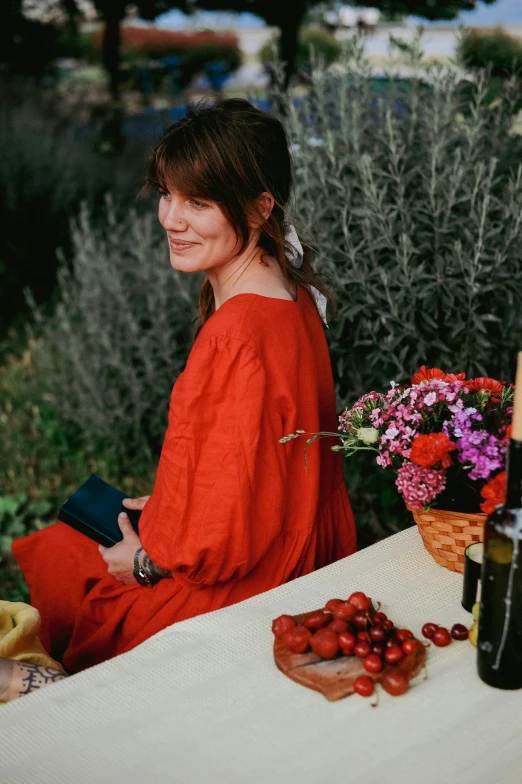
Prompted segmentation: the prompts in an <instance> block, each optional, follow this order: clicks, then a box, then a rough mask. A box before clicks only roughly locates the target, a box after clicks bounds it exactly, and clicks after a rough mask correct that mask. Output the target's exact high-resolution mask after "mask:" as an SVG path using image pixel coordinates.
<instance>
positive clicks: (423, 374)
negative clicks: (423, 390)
mask: <svg viewBox="0 0 522 784" xmlns="http://www.w3.org/2000/svg"><path fill="white" fill-rule="evenodd" d="M465 378H466V374H465V373H458V374H455V373H445V372H444V371H443V370H441V369H440V368H427V367H426V365H421V368H420V370H419V371H418V372H417V373H415V375H414V376H413V381H412V383H413V384H422V383H423V382H425V381H433V379H437V380H438V381H464V379H465Z"/></svg>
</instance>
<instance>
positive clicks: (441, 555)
mask: <svg viewBox="0 0 522 784" xmlns="http://www.w3.org/2000/svg"><path fill="white" fill-rule="evenodd" d="M408 509H409V510H410V512H411V513H412V515H413V519H414V520H415V522H416V523H417V527H418V529H419V533H420V535H421V536H422V540H423V542H424V546H425V548H426V550H427V551H428V552H429V553H430V555H432V556H433V558H434V559H435V560H436V561H437V563H438V564H440V565H441V566H445V567H446V569H451V571H452V572H463V571H464V550H465V549H466V547H467V546H468V545H470V544H472V543H473V542H483V541H484V523H485V522H486V519H487V515H485V514H465V513H462V512H448V511H446V510H444V509H429V510H428V511H427V512H423V511H422V510H418V509H412V508H411V507H410V506H408Z"/></svg>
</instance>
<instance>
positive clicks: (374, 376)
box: [286, 41, 522, 405]
mask: <svg viewBox="0 0 522 784" xmlns="http://www.w3.org/2000/svg"><path fill="white" fill-rule="evenodd" d="M345 57H346V60H345V62H344V63H342V65H343V66H344V70H343V72H341V73H334V74H332V73H329V72H325V71H322V72H321V71H320V69H316V70H315V73H314V84H313V89H312V91H311V94H310V96H309V98H308V99H305V100H301V101H299V102H296V103H291V104H289V105H288V109H287V114H286V124H287V129H288V132H289V135H290V139H291V141H292V144H293V149H294V165H295V173H296V188H295V194H294V197H295V211H296V213H297V215H298V217H299V219H300V221H299V222H300V225H301V226H302V227H304V230H303V232H302V234H303V237H304V238H306V239H308V240H309V241H310V243H311V244H312V246H313V248H315V250H316V256H315V259H316V267H317V269H319V270H320V271H322V272H324V273H326V274H327V275H328V276H329V278H330V280H331V283H332V286H333V288H334V291H335V293H336V295H337V299H338V304H339V310H338V314H337V317H336V320H335V322H334V323H332V325H331V328H330V330H329V333H328V339H329V343H330V348H331V354H332V359H333V362H334V369H335V374H336V387H337V394H338V401H339V404H340V405H345V404H348V403H350V402H353V400H354V398H356V397H357V396H359V395H360V394H362V393H364V392H367V391H369V390H371V389H373V388H376V389H382V388H384V387H386V386H387V385H388V384H389V382H390V380H392V379H393V380H395V381H397V382H399V383H400V382H404V381H407V380H408V379H410V378H411V375H412V373H413V372H414V371H415V370H416V369H417V368H418V367H419V366H420V365H421V364H423V363H426V364H428V365H432V366H434V365H436V366H439V367H443V368H447V370H448V372H449V371H457V370H458V371H465V372H466V373H467V374H468V376H473V375H477V374H479V375H491V376H496V377H500V378H509V377H511V378H512V374H513V361H514V357H515V352H516V350H517V349H518V347H519V346H520V339H521V329H520V319H521V315H522V244H521V242H520V240H521V233H522V169H521V166H520V164H521V162H522V140H521V139H520V137H519V136H516V135H513V134H512V133H511V128H512V118H511V115H510V112H509V107H507V106H505V105H504V104H503V103H502V102H500V103H499V104H498V105H496V106H495V107H489V106H488V105H487V104H486V103H485V101H484V95H485V93H486V90H487V82H486V80H485V78H484V77H481V78H479V80H478V83H477V84H476V85H474V86H471V88H470V86H469V85H466V89H465V90H464V89H463V86H462V83H461V81H460V80H459V77H458V75H456V74H455V73H452V72H448V71H447V70H443V69H440V68H438V67H433V68H432V69H431V70H430V71H429V72H428V76H427V81H420V80H419V79H412V80H411V82H410V85H409V88H408V89H407V90H406V89H404V87H403V84H401V82H397V88H396V90H395V91H394V90H393V89H391V86H392V85H393V81H392V82H391V83H389V84H388V91H387V94H386V97H385V98H377V99H376V98H375V93H374V92H373V91H372V89H371V78H370V74H371V71H370V68H369V67H368V63H367V62H366V61H365V59H364V55H363V52H362V51H361V48H360V45H359V44H358V43H357V42H356V41H354V42H352V43H351V48H349V49H347V51H346V53H345ZM339 70H340V69H339Z"/></svg>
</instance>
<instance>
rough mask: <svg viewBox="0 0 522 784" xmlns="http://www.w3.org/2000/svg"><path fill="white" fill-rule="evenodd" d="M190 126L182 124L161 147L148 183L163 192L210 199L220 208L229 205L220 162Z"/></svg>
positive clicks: (150, 169)
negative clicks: (174, 192)
mask: <svg viewBox="0 0 522 784" xmlns="http://www.w3.org/2000/svg"><path fill="white" fill-rule="evenodd" d="M199 135H200V134H197V133H194V129H193V128H191V127H190V126H189V125H188V124H183V121H181V122H180V123H179V127H178V128H176V132H175V133H171V134H170V135H169V136H167V137H166V138H165V139H163V141H162V142H161V143H160V144H159V145H158V147H157V148H156V150H155V154H154V155H153V157H152V158H151V160H150V162H149V167H148V171H147V181H148V183H149V184H150V185H151V186H153V187H154V188H156V189H159V190H176V191H179V193H183V194H185V195H186V196H190V197H191V198H200V199H209V200H210V201H215V202H217V203H219V204H224V203H226V201H227V198H226V194H227V192H228V187H227V183H226V182H223V178H222V175H223V171H222V170H221V171H220V168H221V167H219V165H218V161H219V158H218V157H216V156H215V155H212V154H211V150H209V144H208V140H206V141H207V143H206V144H205V143H201V141H202V140H200V139H199V138H198V137H199Z"/></svg>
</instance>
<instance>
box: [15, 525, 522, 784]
mask: <svg viewBox="0 0 522 784" xmlns="http://www.w3.org/2000/svg"><path fill="white" fill-rule="evenodd" d="M461 585H462V577H461V576H460V575H458V574H454V573H452V572H449V571H447V570H446V569H444V568H442V567H440V566H438V565H437V564H436V563H435V562H434V561H433V560H432V559H431V557H430V556H429V555H428V554H427V553H426V551H425V550H424V548H423V546H422V542H421V539H420V537H419V535H418V533H417V531H416V529H410V530H407V531H405V532H403V533H400V534H397V535H395V536H393V537H390V538H389V539H387V540H385V541H383V542H381V543H379V544H377V545H374V546H373V547H369V548H368V549H366V550H363V551H361V552H359V553H357V554H356V555H353V556H350V557H349V558H346V559H344V560H343V561H338V562H337V563H335V564H333V565H332V566H329V567H326V568H325V569H321V570H319V571H317V572H315V573H314V574H311V575H308V576H306V577H302V578H300V579H298V580H295V581H293V582H291V583H288V584H286V585H284V586H282V587H281V588H277V589H275V590H273V591H268V592H267V593H264V594H261V595H259V596H256V597H254V598H253V599H250V600H248V601H246V602H242V603H241V604H237V605H235V606H233V607H229V608H226V609H224V610H219V611H217V612H214V613H209V614H208V615H204V616H200V617H198V618H193V619H191V620H188V621H184V622H182V623H179V624H175V625H173V626H171V627H170V628H168V629H165V630H164V631H163V632H160V633H159V634H158V635H156V636H155V637H153V638H152V639H150V640H148V641H147V642H145V643H144V644H143V645H141V646H140V647H139V648H137V649H135V650H133V651H131V652H130V653H128V654H125V655H123V656H119V657H117V658H116V659H113V660H112V661H108V662H105V663H104V664H101V665H99V666H97V667H93V668H91V669H90V670H86V671H85V672H82V673H80V674H78V675H75V676H74V677H71V678H69V679H67V680H64V681H61V682H59V683H57V684H55V685H53V686H50V687H48V688H47V689H43V690H41V691H40V692H34V693H33V694H30V695H27V696H25V697H23V698H22V699H19V700H17V701H15V702H13V703H10V704H8V705H5V706H3V707H0V749H1V753H0V782H2V784H33V783H34V784H36V782H38V784H51V782H52V784H62V783H63V784H83V783H84V782H85V784H101V783H102V782H103V783H104V784H105V783H106V782H110V783H111V784H112V782H115V783H116V782H118V783H119V782H122V783H123V784H134V782H140V784H141V783H142V782H151V781H154V782H176V783H177V782H180V783H181V782H183V784H185V783H187V784H217V783H218V782H219V783H221V782H222V783H223V784H265V783H266V784H268V783H269V782H270V784H279V783H280V784H326V783H327V782H328V784H337V782H339V784H340V783H341V782H342V784H346V783H347V782H350V783H351V782H354V783H356V784H370V782H371V784H373V783H374V782H375V784H377V782H378V783H379V784H383V782H385V784H388V783H389V782H392V783H395V782H397V783H398V782H400V783H401V784H404V782H419V784H430V782H433V783H434V784H435V782H436V784H440V782H441V781H442V782H451V784H457V783H458V784H460V783H461V782H462V783H464V782H466V783H468V782H469V784H482V783H484V784H486V783H487V784H521V783H522V691H518V692H517V691H515V692H503V691H499V690H495V689H492V688H490V687H488V686H486V685H484V684H483V683H482V682H481V681H480V680H479V678H478V676H477V674H476V668H475V649H474V648H472V646H471V645H470V643H469V642H454V643H452V644H451V645H450V646H449V647H447V648H433V647H432V648H430V651H429V654H428V674H429V678H428V680H426V681H425V680H423V679H422V676H420V677H419V678H417V679H416V680H415V681H413V685H412V687H411V688H410V690H409V692H408V693H407V694H406V695H404V696H402V697H390V696H388V695H387V694H385V693H384V692H382V690H381V692H382V693H381V700H380V704H379V706H378V707H377V708H372V707H371V705H370V700H365V699H363V698H361V697H358V696H357V695H353V696H351V697H348V698H345V699H344V700H340V701H338V702H335V703H330V702H328V701H327V700H326V699H325V698H324V697H323V696H322V695H320V694H318V693H316V692H314V691H311V690H309V689H306V688H304V687H302V686H299V685H297V684H296V683H293V682H292V681H290V680H288V679H287V678H286V677H284V676H283V675H282V674H281V673H280V672H279V671H278V670H277V669H276V667H275V665H274V663H273V659H272V634H271V631H270V624H271V620H272V619H273V618H274V617H276V616H277V615H279V614H281V613H283V612H289V613H297V612H302V611H305V610H310V609H313V608H316V607H320V606H322V604H323V603H324V602H325V601H326V600H327V599H329V598H332V597H336V596H339V597H346V596H348V595H349V594H350V593H351V592H352V591H354V590H362V591H365V592H366V593H368V594H369V595H370V596H372V598H374V599H375V600H380V601H382V603H383V608H382V609H383V610H384V612H386V613H388V614H389V615H390V616H391V617H392V618H393V620H394V621H395V622H396V623H399V624H401V625H404V626H407V627H408V628H410V629H411V630H412V631H413V632H414V633H415V634H416V635H420V630H421V627H422V625H423V623H424V622H426V621H435V622H438V623H441V624H445V625H446V626H448V627H451V625H452V624H453V623H455V622H463V623H466V624H467V625H469V622H470V618H471V616H470V615H468V614H467V613H466V612H464V610H463V609H462V607H461V606H460V592H461Z"/></svg>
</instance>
